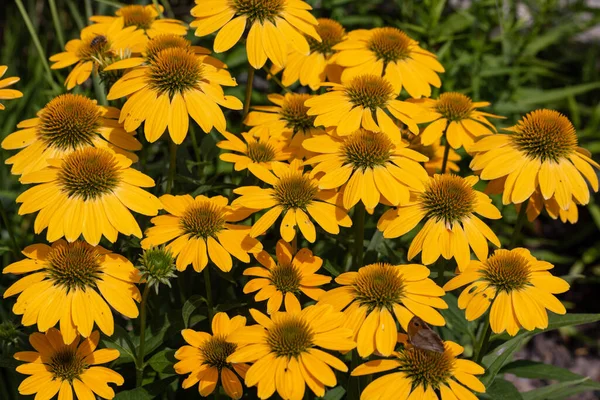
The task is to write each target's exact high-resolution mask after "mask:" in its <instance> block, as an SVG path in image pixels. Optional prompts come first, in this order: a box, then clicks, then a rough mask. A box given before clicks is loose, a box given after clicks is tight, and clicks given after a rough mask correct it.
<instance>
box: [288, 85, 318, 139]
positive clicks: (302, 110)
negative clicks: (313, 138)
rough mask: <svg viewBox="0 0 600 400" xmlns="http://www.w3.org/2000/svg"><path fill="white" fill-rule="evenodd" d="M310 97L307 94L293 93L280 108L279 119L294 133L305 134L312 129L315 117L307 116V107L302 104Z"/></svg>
mask: <svg viewBox="0 0 600 400" xmlns="http://www.w3.org/2000/svg"><path fill="white" fill-rule="evenodd" d="M311 97H312V96H311V95H309V94H298V93H293V94H292V95H290V96H289V97H286V100H285V101H284V102H283V105H282V106H281V111H280V114H281V118H282V119H284V120H285V121H286V122H287V127H288V128H289V129H292V130H293V131H294V133H296V132H306V131H308V130H310V129H311V128H314V126H315V125H314V122H315V118H316V116H311V115H307V114H306V113H307V112H308V107H306V106H305V105H304V102H305V101H306V100H308V99H310V98H311Z"/></svg>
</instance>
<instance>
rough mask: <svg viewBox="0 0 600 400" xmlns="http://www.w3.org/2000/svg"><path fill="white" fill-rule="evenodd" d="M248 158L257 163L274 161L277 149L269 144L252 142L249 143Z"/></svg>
mask: <svg viewBox="0 0 600 400" xmlns="http://www.w3.org/2000/svg"><path fill="white" fill-rule="evenodd" d="M248 157H249V158H250V159H251V160H252V161H254V162H256V163H261V162H269V161H273V160H274V159H275V149H274V148H273V146H271V145H270V144H269V143H263V142H250V143H248Z"/></svg>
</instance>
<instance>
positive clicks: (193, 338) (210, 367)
mask: <svg viewBox="0 0 600 400" xmlns="http://www.w3.org/2000/svg"><path fill="white" fill-rule="evenodd" d="M245 325H246V318H245V317H242V316H239V315H238V316H235V317H233V318H231V319H230V318H229V317H228V316H227V314H225V313H223V312H220V313H217V314H215V316H214V317H213V320H212V332H213V334H212V335H211V334H209V333H206V332H196V331H194V330H191V329H184V330H183V331H181V334H182V336H183V338H184V339H185V341H186V342H187V345H185V346H183V347H180V348H179V349H178V350H177V352H176V353H175V358H176V359H178V360H180V361H179V362H178V363H176V364H175V365H174V366H173V367H174V368H175V372H177V373H178V374H181V375H185V374H188V373H189V374H190V375H189V376H188V377H187V378H186V379H185V380H184V381H183V383H182V387H183V388H184V389H188V388H190V387H191V386H193V385H195V384H196V383H198V382H199V385H198V391H199V392H200V395H201V396H204V397H206V396H209V395H210V394H211V393H212V392H213V391H214V390H215V388H216V387H217V383H218V382H219V381H220V382H221V385H222V386H223V389H225V393H227V395H228V396H229V397H231V398H232V399H239V398H241V397H242V394H243V388H242V384H241V383H240V380H239V378H238V375H239V376H240V377H242V378H244V377H245V376H246V371H247V370H248V365H246V364H244V363H240V362H231V361H228V357H229V356H230V355H232V354H233V353H234V352H235V351H236V350H238V349H239V348H240V347H242V346H238V345H237V344H236V343H234V342H232V341H231V340H230V339H229V336H230V335H231V334H232V333H235V332H237V331H238V330H239V329H244V327H245ZM234 371H235V372H234ZM236 373H237V374H236ZM217 390H218V389H217Z"/></svg>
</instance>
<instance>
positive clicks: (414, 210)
mask: <svg viewBox="0 0 600 400" xmlns="http://www.w3.org/2000/svg"><path fill="white" fill-rule="evenodd" d="M478 180H479V179H478V178H477V177H476V176H469V177H466V178H463V177H460V176H458V175H451V174H443V175H434V176H433V177H432V178H430V181H429V182H428V183H426V184H425V186H424V190H421V191H415V192H413V193H412V195H411V202H410V203H408V204H404V205H400V206H398V208H396V209H391V210H388V211H386V212H385V213H384V214H383V215H382V216H381V218H380V219H379V222H377V228H378V229H379V230H380V231H382V232H383V237H385V238H396V237H398V236H401V235H404V234H405V233H407V232H408V231H410V230H412V229H413V228H414V227H415V226H417V224H418V223H419V222H421V221H422V220H425V225H424V226H423V228H421V230H419V233H418V234H417V236H415V238H414V239H413V241H412V243H411V244H410V248H409V249H408V259H409V260H412V259H413V258H414V257H415V256H416V255H417V254H419V253H421V252H422V254H421V260H422V262H423V264H425V265H430V264H433V263H434V262H435V261H436V260H437V259H438V258H439V257H440V256H442V257H444V258H445V259H446V260H449V259H451V258H453V257H454V258H455V259H456V262H457V264H458V268H459V269H460V270H461V271H463V270H464V269H465V268H467V266H468V265H469V261H470V260H471V252H470V250H469V247H471V248H472V249H473V251H474V252H475V254H476V255H477V257H478V258H479V259H480V260H485V259H486V258H487V255H488V244H487V241H488V240H489V241H490V242H492V243H493V244H495V245H496V246H498V247H500V241H499V240H498V237H497V236H496V234H494V232H492V230H491V229H490V228H489V227H488V226H487V225H486V224H485V223H484V222H483V221H481V220H480V219H479V218H478V217H477V216H476V215H475V213H477V214H479V215H482V216H484V217H486V218H490V219H499V218H501V217H502V215H501V214H500V211H498V209H497V208H496V207H495V206H494V205H493V204H492V200H491V199H490V198H489V197H488V196H487V195H486V194H484V193H482V192H479V191H477V190H475V189H473V185H475V184H476V183H477V181H478Z"/></svg>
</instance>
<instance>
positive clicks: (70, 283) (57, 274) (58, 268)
mask: <svg viewBox="0 0 600 400" xmlns="http://www.w3.org/2000/svg"><path fill="white" fill-rule="evenodd" d="M99 258H100V254H98V252H97V251H96V249H95V248H94V247H92V246H90V245H89V244H87V243H85V242H82V241H76V242H73V243H66V242H65V243H62V242H61V243H59V244H58V245H55V246H53V247H52V249H51V250H50V252H49V253H48V257H47V262H48V264H47V267H46V272H47V273H48V277H49V278H50V279H51V280H53V281H54V282H55V284H56V285H62V286H64V287H65V288H66V289H67V290H73V289H82V290H85V289H86V288H89V287H95V283H96V281H97V280H98V279H100V272H101V270H100V262H99Z"/></svg>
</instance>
